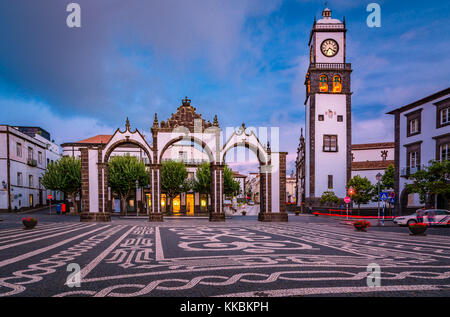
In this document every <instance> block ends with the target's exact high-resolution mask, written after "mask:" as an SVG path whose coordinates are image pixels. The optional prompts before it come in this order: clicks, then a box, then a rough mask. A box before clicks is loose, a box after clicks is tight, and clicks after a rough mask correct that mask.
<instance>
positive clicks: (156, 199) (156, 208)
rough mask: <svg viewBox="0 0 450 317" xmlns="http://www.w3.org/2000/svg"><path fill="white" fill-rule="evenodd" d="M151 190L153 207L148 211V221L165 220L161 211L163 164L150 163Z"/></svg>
mask: <svg viewBox="0 0 450 317" xmlns="http://www.w3.org/2000/svg"><path fill="white" fill-rule="evenodd" d="M150 190H151V198H150V199H151V209H150V212H149V213H148V221H151V222H158V221H164V217H163V214H162V212H161V164H151V165H150Z"/></svg>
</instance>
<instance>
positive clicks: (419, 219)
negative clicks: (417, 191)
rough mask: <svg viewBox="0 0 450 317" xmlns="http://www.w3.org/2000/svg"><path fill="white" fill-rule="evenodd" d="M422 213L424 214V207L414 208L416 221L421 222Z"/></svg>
mask: <svg viewBox="0 0 450 317" xmlns="http://www.w3.org/2000/svg"><path fill="white" fill-rule="evenodd" d="M423 214H424V209H423V208H420V209H417V210H416V219H417V223H423Z"/></svg>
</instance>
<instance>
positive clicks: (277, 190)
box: [258, 152, 288, 222]
mask: <svg viewBox="0 0 450 317" xmlns="http://www.w3.org/2000/svg"><path fill="white" fill-rule="evenodd" d="M286 155H287V153H286V152H275V153H271V159H270V165H263V166H261V168H260V175H261V176H260V178H261V180H260V182H261V184H260V188H262V190H261V189H260V192H261V195H262V197H261V203H262V202H263V201H264V207H263V206H262V204H261V211H260V213H259V214H258V220H259V221H264V222H270V221H280V222H287V221H288V215H287V213H286Z"/></svg>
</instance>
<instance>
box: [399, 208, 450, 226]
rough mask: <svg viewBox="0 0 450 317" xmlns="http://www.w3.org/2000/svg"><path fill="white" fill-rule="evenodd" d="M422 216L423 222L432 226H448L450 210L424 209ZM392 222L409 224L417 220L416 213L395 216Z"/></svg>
mask: <svg viewBox="0 0 450 317" xmlns="http://www.w3.org/2000/svg"><path fill="white" fill-rule="evenodd" d="M422 218H423V220H422V222H423V223H427V224H432V225H433V226H450V211H448V210H445V209H427V210H424V211H423V216H422ZM392 222H393V223H395V224H397V225H399V226H409V225H411V224H413V223H417V222H419V221H418V215H417V214H416V213H415V214H412V215H409V216H401V217H396V218H394V220H392Z"/></svg>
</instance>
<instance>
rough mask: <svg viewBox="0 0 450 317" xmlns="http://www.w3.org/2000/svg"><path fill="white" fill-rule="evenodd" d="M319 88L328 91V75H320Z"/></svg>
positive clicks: (321, 90)
mask: <svg viewBox="0 0 450 317" xmlns="http://www.w3.org/2000/svg"><path fill="white" fill-rule="evenodd" d="M319 90H320V92H328V78H327V76H326V75H320V78H319Z"/></svg>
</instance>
